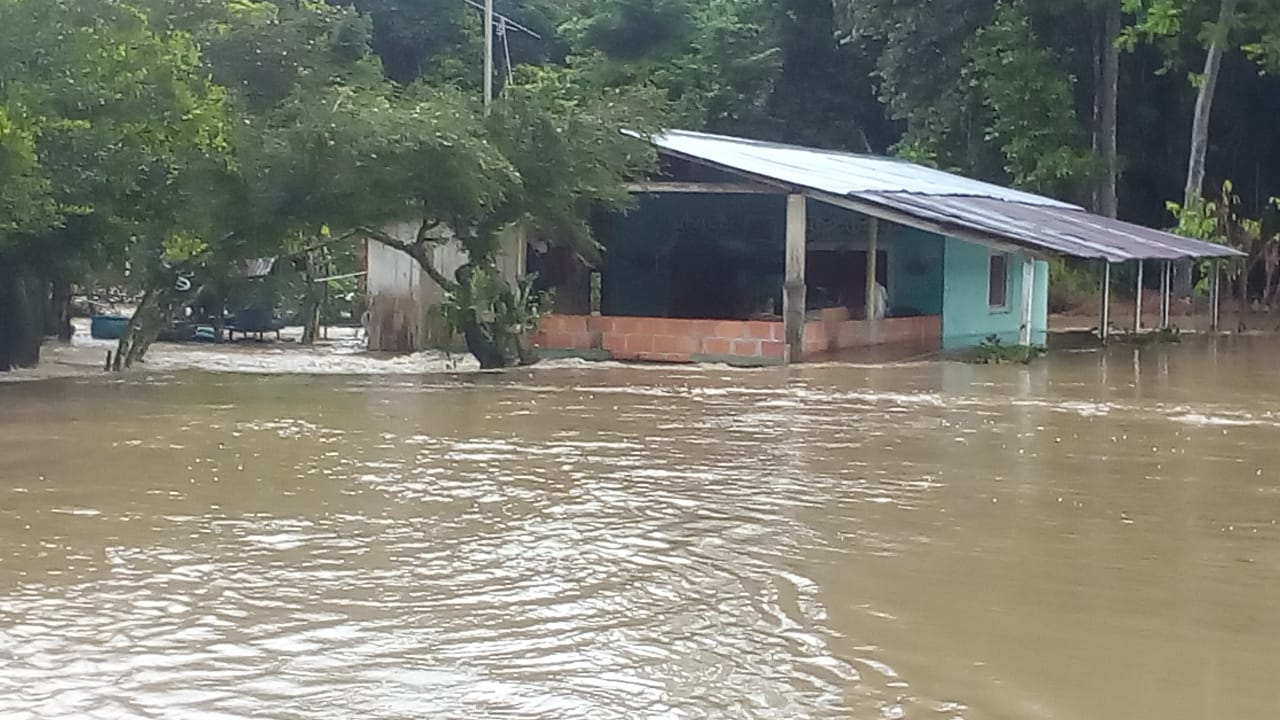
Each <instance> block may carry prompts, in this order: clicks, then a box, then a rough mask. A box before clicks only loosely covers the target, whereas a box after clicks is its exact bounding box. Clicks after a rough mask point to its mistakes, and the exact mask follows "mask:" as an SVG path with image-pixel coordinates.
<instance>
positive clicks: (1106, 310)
mask: <svg viewBox="0 0 1280 720" xmlns="http://www.w3.org/2000/svg"><path fill="white" fill-rule="evenodd" d="M1110 334H1111V261H1110V260H1103V261H1102V320H1101V321H1100V324H1099V325H1098V339H1099V340H1101V341H1102V342H1103V344H1104V345H1105V344H1106V342H1107V336H1108V335H1110Z"/></svg>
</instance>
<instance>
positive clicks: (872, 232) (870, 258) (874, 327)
mask: <svg viewBox="0 0 1280 720" xmlns="http://www.w3.org/2000/svg"><path fill="white" fill-rule="evenodd" d="M879 245H880V221H879V220H878V219H876V218H873V217H869V218H867V279H866V304H865V305H863V307H864V308H866V310H865V312H866V316H867V327H868V329H869V330H870V335H871V337H870V338H868V339H869V340H870V341H871V344H873V345H874V344H875V343H876V341H877V339H878V337H877V336H878V335H879V332H878V331H879V329H880V328H879V323H877V322H876V321H877V320H879V319H880V318H879V317H877V315H876V310H877V307H876V306H877V305H878V304H879V303H877V299H878V297H877V296H878V295H879V293H877V292H876V263H877V259H878V256H879V249H880V248H879Z"/></svg>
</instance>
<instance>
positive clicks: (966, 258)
mask: <svg viewBox="0 0 1280 720" xmlns="http://www.w3.org/2000/svg"><path fill="white" fill-rule="evenodd" d="M1024 257H1025V256H1022V255H1017V254H1011V255H1010V256H1009V263H1008V266H1007V274H1006V277H1005V282H1006V283H1007V287H1008V291H1007V298H1008V306H1007V308H1004V309H994V308H991V307H990V306H989V304H988V297H989V296H988V289H989V288H988V287H987V283H988V277H989V268H990V258H991V251H990V250H989V249H988V248H986V247H984V246H982V245H977V244H974V243H969V242H965V241H963V240H957V239H955V238H947V240H946V251H945V260H944V266H945V268H946V270H945V277H944V280H943V289H942V294H943V311H942V346H943V348H944V349H958V348H966V347H973V346H975V345H977V344H979V343H981V342H982V341H983V339H985V338H986V337H987V336H989V335H996V336H998V337H999V338H1000V340H1001V341H1002V342H1005V343H1010V344H1013V343H1017V342H1018V330H1019V328H1020V326H1021V324H1022V314H1021V312H1020V310H1019V303H1021V302H1022V273H1023V268H1022V264H1023V261H1024ZM1048 289H1049V266H1048V264H1047V263H1044V262H1036V263H1035V264H1034V275H1033V285H1032V300H1031V342H1032V343H1033V344H1037V345H1043V344H1044V342H1045V336H1046V334H1047V330H1048V312H1049V310H1048V308H1049V302H1048V301H1049V292H1048Z"/></svg>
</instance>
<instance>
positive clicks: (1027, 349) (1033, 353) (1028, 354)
mask: <svg viewBox="0 0 1280 720" xmlns="http://www.w3.org/2000/svg"><path fill="white" fill-rule="evenodd" d="M1044 353H1045V349H1044V348H1042V347H1036V346H1034V345H1032V346H1026V345H1005V344H1004V342H1003V341H1001V340H1000V337H999V336H997V335H988V336H987V338H986V339H985V340H983V341H982V342H981V343H980V344H979V345H978V347H977V349H976V350H975V352H974V357H973V362H974V363H976V364H978V365H1009V364H1018V365H1026V364H1028V363H1030V362H1031V361H1032V360H1035V359H1036V358H1038V357H1040V356H1041V355H1044Z"/></svg>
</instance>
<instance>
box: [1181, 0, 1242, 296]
mask: <svg viewBox="0 0 1280 720" xmlns="http://www.w3.org/2000/svg"><path fill="white" fill-rule="evenodd" d="M1237 3H1238V0H1222V4H1221V5H1220V6H1219V8H1218V22H1217V24H1216V25H1215V26H1214V28H1213V35H1212V37H1211V38H1210V41H1209V51H1208V52H1207V53H1206V54H1205V58H1204V73H1203V75H1202V76H1201V78H1200V89H1199V91H1198V92H1197V93H1196V109H1195V115H1194V116H1193V118H1192V122H1191V150H1190V155H1189V157H1188V159H1187V182H1186V185H1185V187H1184V189H1183V205H1184V207H1195V206H1197V205H1198V204H1199V203H1200V202H1202V200H1203V192H1204V166H1205V158H1206V156H1207V155H1208V153H1209V121H1210V120H1211V119H1212V116H1213V97H1214V92H1215V91H1216V90H1217V87H1218V74H1219V72H1220V71H1221V70H1222V55H1223V53H1224V52H1226V48H1227V42H1228V41H1229V40H1230V37H1231V29H1232V26H1233V25H1234V24H1235V20H1236V5H1237ZM1193 267H1194V265H1193V264H1192V263H1191V262H1186V261H1184V262H1180V263H1178V264H1177V266H1176V271H1175V283H1174V290H1175V292H1176V293H1177V294H1178V295H1180V296H1188V295H1190V294H1191V287H1192V277H1191V272H1192V268H1193Z"/></svg>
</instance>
